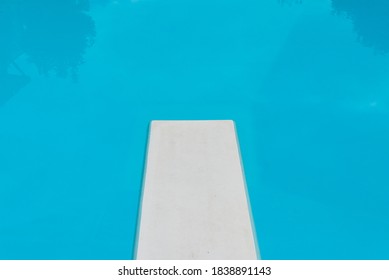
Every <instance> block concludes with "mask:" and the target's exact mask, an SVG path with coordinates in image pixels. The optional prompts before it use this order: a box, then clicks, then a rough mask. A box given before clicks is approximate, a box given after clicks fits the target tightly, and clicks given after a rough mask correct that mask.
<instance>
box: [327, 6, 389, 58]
mask: <svg viewBox="0 0 389 280" xmlns="http://www.w3.org/2000/svg"><path fill="white" fill-rule="evenodd" d="M332 6H333V8H334V10H335V11H336V12H339V13H346V14H347V15H348V16H349V17H350V19H351V20H352V21H353V24H354V28H355V31H356V32H357V34H358V36H359V38H360V40H361V41H362V42H363V43H364V44H365V45H366V46H369V47H373V48H375V49H376V50H377V51H379V52H384V53H387V52H388V51H389V1H387V0H358V1H356V0H332Z"/></svg>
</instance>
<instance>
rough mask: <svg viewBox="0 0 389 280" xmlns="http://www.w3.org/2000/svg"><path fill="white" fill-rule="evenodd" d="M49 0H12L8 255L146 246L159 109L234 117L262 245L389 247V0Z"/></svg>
mask: <svg viewBox="0 0 389 280" xmlns="http://www.w3.org/2000/svg"><path fill="white" fill-rule="evenodd" d="M33 2H34V4H32V2H31V1H27V0H22V1H19V2H18V3H19V4H15V2H13V1H11V0H7V1H2V4H0V42H1V44H0V259H131V258H132V257H133V246H134V241H135V240H134V239H135V232H136V224H137V214H138V213H137V211H138V206H139V195H140V190H141V182H142V176H143V163H144V158H145V151H146V139H147V129H148V124H149V122H150V120H153V119H165V120H167V119H169V120H170V119H189V120H190V119H233V120H235V122H236V126H237V130H238V134H239V142H240V146H241V147H240V148H241V152H242V157H243V163H244V169H245V176H246V181H247V186H248V191H249V195H250V199H251V207H252V211H253V218H254V220H255V227H256V232H257V238H258V243H259V247H260V249H261V256H262V258H263V259H389V238H387V236H388V233H389V219H388V217H389V203H388V200H389V175H388V167H389V145H388V143H389V118H388V113H389V107H388V101H389V99H388V92H389V91H388V90H389V79H388V75H389V58H388V55H387V52H388V50H389V34H388V32H387V30H388V28H389V17H388V16H387V15H388V14H389V4H386V3H384V1H378V0H377V1H367V0H366V1H358V2H356V1H352V0H332V1H330V0H328V1H322V0H319V1H318V0H315V1H314V0H310V1H309V0H302V1H292V0H291V1H277V0H263V1H254V0H244V1H226V0H224V1H219V0H214V1H202V0H196V1H194V0H188V1H177V0H168V1H161V0H132V1H130V0H117V1H111V0H90V1H87V0H82V1H76V0H74V1H73V0H69V1H65V0H63V1H55V4H54V3H51V2H52V1H48V0H37V1H33ZM366 7H369V8H366Z"/></svg>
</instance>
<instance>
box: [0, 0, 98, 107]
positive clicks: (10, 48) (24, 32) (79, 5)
mask: <svg viewBox="0 0 389 280" xmlns="http://www.w3.org/2000/svg"><path fill="white" fill-rule="evenodd" d="M88 10H89V0H57V1H51V0H34V1H30V0H2V1H1V2H0V105H2V104H3V103H5V102H6V101H7V100H8V99H9V98H11V97H12V96H13V95H14V94H16V93H17V92H18V91H19V90H20V89H21V88H23V87H24V86H25V85H26V84H27V83H28V82H29V80H30V78H29V77H28V75H27V74H26V73H24V71H23V70H22V69H21V67H19V66H18V65H17V59H18V58H19V57H20V56H22V55H24V56H25V57H27V58H28V61H30V62H31V63H33V64H34V65H35V66H36V68H37V70H38V71H39V73H40V74H43V75H50V74H55V75H57V76H59V77H68V76H70V77H71V78H72V79H73V80H77V70H78V67H79V66H80V65H81V64H82V63H83V61H84V60H83V57H84V54H85V51H86V49H87V48H88V47H89V46H91V45H92V44H93V40H94V37H95V27H94V22H93V20H92V18H91V17H90V16H89V15H88V14H87V12H88Z"/></svg>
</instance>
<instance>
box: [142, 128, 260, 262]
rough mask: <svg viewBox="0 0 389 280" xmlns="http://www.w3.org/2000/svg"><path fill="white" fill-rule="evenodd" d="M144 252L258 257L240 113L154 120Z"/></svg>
mask: <svg viewBox="0 0 389 280" xmlns="http://www.w3.org/2000/svg"><path fill="white" fill-rule="evenodd" d="M144 176H145V177H144V185H143V193H142V198H141V199H142V202H141V209H140V215H139V217H140V221H139V225H138V235H137V245H136V251H135V258H136V259H146V260H147V259H149V260H163V259H177V260H180V259H181V260H190V259H197V260H206V259H221V260H228V259H258V258H259V251H258V250H257V246H256V238H255V232H254V225H253V223H252V219H251V213H250V211H251V210H250V207H249V203H248V194H247V190H246V185H245V179H244V175H243V168H242V163H241V158H240V152H239V146H238V141H237V136H236V131H235V125H234V122H233V121H153V122H152V123H151V125H150V134H149V143H148V153H147V162H146V168H145V175H144Z"/></svg>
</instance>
